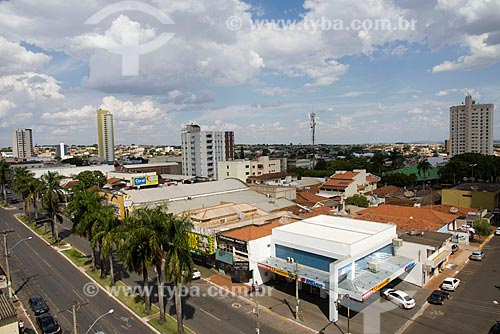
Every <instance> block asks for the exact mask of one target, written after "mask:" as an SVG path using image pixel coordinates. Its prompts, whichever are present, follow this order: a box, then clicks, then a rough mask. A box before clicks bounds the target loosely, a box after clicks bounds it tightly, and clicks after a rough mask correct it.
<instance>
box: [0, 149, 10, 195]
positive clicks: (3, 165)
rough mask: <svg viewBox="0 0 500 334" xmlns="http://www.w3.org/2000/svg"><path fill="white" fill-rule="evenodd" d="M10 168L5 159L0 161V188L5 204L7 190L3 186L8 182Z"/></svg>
mask: <svg viewBox="0 0 500 334" xmlns="http://www.w3.org/2000/svg"><path fill="white" fill-rule="evenodd" d="M9 172H10V166H9V163H8V162H7V161H6V160H5V159H0V186H1V187H2V196H3V200H4V201H5V203H6V204H7V189H6V186H5V184H6V183H7V181H8V180H9Z"/></svg>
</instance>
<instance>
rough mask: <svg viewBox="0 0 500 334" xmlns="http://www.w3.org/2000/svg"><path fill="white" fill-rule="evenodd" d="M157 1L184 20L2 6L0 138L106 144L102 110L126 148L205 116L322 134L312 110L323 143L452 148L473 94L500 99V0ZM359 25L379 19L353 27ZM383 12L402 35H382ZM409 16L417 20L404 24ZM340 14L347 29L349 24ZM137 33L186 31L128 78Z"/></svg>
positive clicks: (206, 121) (255, 134)
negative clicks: (100, 135)
mask: <svg viewBox="0 0 500 334" xmlns="http://www.w3.org/2000/svg"><path fill="white" fill-rule="evenodd" d="M215 2H217V5H216V4H215ZM144 3H145V4H149V5H153V6H157V7H158V9H159V11H162V12H164V13H165V15H168V16H169V17H170V18H171V19H172V21H173V22H174V24H170V25H168V27H165V26H163V25H162V24H161V23H158V20H157V19H156V18H154V17H150V15H145V14H144V15H143V13H134V12H131V11H124V12H123V13H121V12H120V13H116V15H112V16H111V17H109V18H107V19H106V20H104V21H103V22H101V23H99V24H96V25H89V24H85V22H86V20H87V19H88V18H90V17H92V15H94V14H95V13H97V12H98V11H99V10H102V9H103V8H104V7H105V6H106V5H107V3H105V2H104V1H102V2H99V1H98V2H96V3H93V4H92V5H90V4H76V5H75V6H64V7H62V6H61V4H58V3H57V2H53V3H51V4H33V3H28V2H24V1H18V2H16V3H15V4H14V3H12V2H0V17H2V16H5V17H6V18H7V17H8V19H5V20H1V23H0V45H1V46H2V50H3V53H2V57H0V126H1V127H2V129H1V130H0V146H9V142H10V135H9V133H10V131H11V130H12V129H13V128H32V129H33V137H34V140H35V143H37V144H49V143H54V144H56V143H58V142H61V141H62V142H67V143H76V144H92V143H95V138H96V137H97V129H96V127H95V118H94V117H95V110H97V109H99V108H102V109H106V110H110V111H111V112H112V113H113V114H114V120H115V141H116V143H123V144H130V143H140V144H170V145H180V137H179V135H178V134H179V132H180V129H181V128H183V127H184V126H185V125H186V124H189V123H191V122H194V123H196V124H199V125H200V126H202V128H203V129H205V130H207V131H213V130H217V131H234V132H235V134H236V142H237V143H248V144H255V143H291V142H292V143H294V144H299V143H302V144H308V143H309V142H310V135H309V119H308V114H309V113H311V112H314V113H316V115H317V136H316V137H317V142H318V143H325V144H348V143H349V144H358V143H380V142H415V141H423V140H425V141H434V142H442V141H443V140H444V139H446V138H447V137H448V134H449V115H448V109H449V107H450V106H453V105H456V104H459V103H461V101H463V100H464V97H465V95H466V93H471V94H472V95H473V96H474V98H475V99H476V101H477V102H478V103H492V104H496V105H499V103H500V95H499V94H498V90H497V85H498V77H500V75H499V74H500V65H499V64H498V60H499V59H500V44H499V43H498V38H496V36H498V31H500V26H499V23H498V20H497V19H496V17H495V13H498V12H499V10H500V8H499V4H498V3H495V2H489V3H486V2H485V3H481V5H476V6H474V5H473V3H472V2H470V1H465V0H464V1H461V2H460V4H451V3H444V2H440V3H437V4H435V5H433V4H430V3H426V4H411V5H410V4H409V3H405V2H403V1H398V2H393V1H380V2H379V4H378V7H377V8H375V9H373V8H372V9H371V10H369V11H368V10H367V7H366V6H369V5H368V4H364V3H362V2H360V3H349V4H345V3H344V1H343V0H335V1H314V2H313V1H309V0H306V1H298V0H294V1H287V2H283V3H275V2H270V1H258V0H253V1H248V2H242V1H229V0H217V1H215V0H214V3H213V4H214V6H212V7H213V8H212V7H210V6H209V5H207V4H204V3H200V2H197V1H195V0H190V1H187V2H186V3H185V7H182V6H180V5H174V4H157V3H150V2H147V1H145V2H144ZM219 5H220V6H219ZM223 5H224V6H223ZM209 7H210V8H209ZM61 8H63V9H61ZM195 8H196V10H194V9H195ZM218 8H222V9H218ZM338 8H345V10H341V11H339V10H338ZM457 8H460V10H458V9H457ZM56 9H57V10H56ZM209 9H210V10H209ZM61 11H63V12H61ZM368 12H369V13H371V14H369V15H368V16H367V14H365V13H368ZM55 13H63V15H60V17H59V20H60V23H59V25H58V26H57V28H54V29H52V28H50V29H48V30H47V29H45V30H44V29H37V27H42V26H43V27H46V20H47V17H48V18H49V19H50V18H51V15H55ZM61 17H63V18H61ZM234 18H239V19H240V21H239V22H240V24H241V26H238V25H235V23H236V24H237V23H238V21H237V20H236V21H234ZM230 19H231V20H233V21H231V20H230ZM356 19H357V20H360V22H361V23H366V25H367V26H369V25H371V26H372V29H365V30H363V29H357V30H356V29H350V30H349V29H347V28H355V26H354V25H353V23H356V22H354V20H356ZM23 20H29V21H30V22H31V23H30V27H24V26H23V25H22V24H21V22H23ZM266 20H267V21H266ZM380 20H388V21H389V22H390V23H392V24H393V30H391V31H386V30H384V29H379V30H377V29H376V28H377V27H376V25H377V24H378V23H379V22H380ZM402 20H404V21H408V22H409V24H410V25H408V27H405V26H401V25H399V26H397V25H396V24H399V23H400V21H402ZM185 22H190V24H189V25H186V23H185ZM207 22H210V23H207ZM269 22H271V23H272V24H269V25H266V23H269ZM339 22H341V23H343V24H344V25H345V27H344V29H340V28H339V27H338V26H336V27H335V29H334V25H335V24H336V23H339ZM412 22H413V23H414V24H413V26H412ZM358 23H359V22H358ZM259 24H260V25H259ZM457 26H459V27H460V29H456V27H457ZM13 27H16V28H15V29H14V28H13ZM368 28H369V27H368ZM382 28H384V27H382ZM403 28H406V29H403ZM41 31H44V34H43V35H41V33H40V32H41ZM130 31H135V32H137V33H138V35H139V37H140V38H139V40H140V42H141V43H143V42H144V43H146V42H149V41H152V40H154V39H155V38H156V37H158V36H160V35H161V33H163V32H165V31H167V32H172V33H174V36H173V37H172V38H171V39H170V40H169V41H168V42H166V43H165V45H163V46H161V47H159V48H158V49H157V50H154V51H152V52H151V53H148V54H144V55H141V56H140V57H139V67H138V70H139V72H138V75H136V76H124V75H123V73H122V71H121V70H122V68H121V56H120V55H119V54H113V53H111V52H108V51H106V47H108V48H110V44H112V42H113V41H114V42H116V41H115V40H114V39H115V38H117V36H118V37H119V36H122V34H124V33H125V32H130ZM207 31H208V32H209V33H207ZM499 120H500V117H498V116H497V117H494V122H495V123H494V135H495V136H496V137H494V139H498V138H499V133H500V122H499ZM291 129H292V130H293V131H290V130H291ZM354 129H355V130H356V131H355V133H356V135H355V136H353V132H354V131H353V130H354Z"/></svg>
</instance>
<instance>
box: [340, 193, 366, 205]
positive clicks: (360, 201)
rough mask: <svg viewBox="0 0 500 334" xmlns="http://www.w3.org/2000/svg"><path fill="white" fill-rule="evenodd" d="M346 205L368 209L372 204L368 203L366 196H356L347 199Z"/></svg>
mask: <svg viewBox="0 0 500 334" xmlns="http://www.w3.org/2000/svg"><path fill="white" fill-rule="evenodd" d="M345 204H346V205H355V206H359V207H361V208H367V207H369V206H370V202H368V199H367V198H366V197H365V196H363V195H358V194H355V195H353V196H351V197H348V198H346V200H345Z"/></svg>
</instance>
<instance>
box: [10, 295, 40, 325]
mask: <svg viewBox="0 0 500 334" xmlns="http://www.w3.org/2000/svg"><path fill="white" fill-rule="evenodd" d="M14 307H15V308H16V312H17V319H18V320H21V321H22V322H23V323H24V328H26V329H28V328H30V329H33V330H34V331H35V332H36V333H37V330H36V328H35V324H34V323H33V322H32V321H31V318H30V316H29V315H28V313H27V312H26V309H25V308H24V306H23V304H22V303H21V301H20V300H18V299H17V300H15V301H14Z"/></svg>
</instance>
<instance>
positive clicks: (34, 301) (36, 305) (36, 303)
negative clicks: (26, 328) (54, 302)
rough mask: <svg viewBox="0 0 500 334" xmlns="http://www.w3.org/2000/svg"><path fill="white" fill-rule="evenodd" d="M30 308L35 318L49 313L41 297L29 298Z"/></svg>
mask: <svg viewBox="0 0 500 334" xmlns="http://www.w3.org/2000/svg"><path fill="white" fill-rule="evenodd" d="M29 304H30V308H31V310H32V311H33V313H35V316H38V315H40V314H43V313H47V312H49V307H48V306H47V303H45V300H44V299H43V297H41V296H38V295H35V296H31V297H30V300H29Z"/></svg>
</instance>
